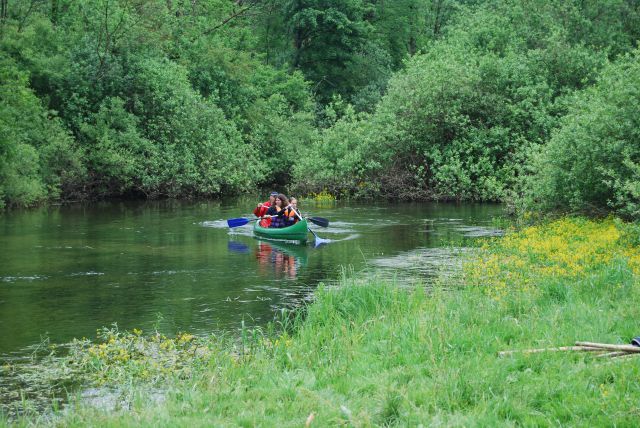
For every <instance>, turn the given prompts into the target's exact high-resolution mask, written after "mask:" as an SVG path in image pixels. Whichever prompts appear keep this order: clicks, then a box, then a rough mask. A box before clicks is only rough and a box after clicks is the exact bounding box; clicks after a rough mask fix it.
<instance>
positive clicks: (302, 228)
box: [253, 220, 308, 241]
mask: <svg viewBox="0 0 640 428" xmlns="http://www.w3.org/2000/svg"><path fill="white" fill-rule="evenodd" d="M307 232H308V228H307V220H300V221H299V222H297V223H296V224H294V225H293V226H289V227H282V228H270V227H262V226H260V225H259V224H258V223H257V222H256V225H255V226H254V228H253V233H255V234H256V235H257V236H260V237H262V238H268V239H282V240H285V241H306V240H307Z"/></svg>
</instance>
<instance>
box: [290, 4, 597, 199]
mask: <svg viewBox="0 0 640 428" xmlns="http://www.w3.org/2000/svg"><path fill="white" fill-rule="evenodd" d="M556 6H558V5H556V4H555V3H553V2H548V1H539V2H534V3H532V4H527V5H524V4H520V3H510V2H491V4H489V5H486V6H475V7H469V8H467V9H465V10H463V11H461V12H459V13H458V14H457V18H456V20H455V22H453V23H451V24H449V25H448V27H447V30H446V36H445V37H444V38H442V39H441V40H438V41H436V42H434V43H432V44H431V45H430V46H429V48H428V50H427V51H426V52H425V53H423V54H418V55H415V56H414V57H412V58H411V59H410V60H408V61H407V62H406V64H405V69H404V70H402V71H400V72H398V73H396V74H395V75H394V76H393V78H392V79H391V80H390V82H389V85H388V90H387V94H386V95H385V96H384V97H383V98H382V100H381V102H380V103H379V104H378V106H377V109H376V111H375V112H374V113H373V114H372V115H370V116H362V117H360V118H356V119H354V118H346V119H341V120H339V121H337V122H335V124H334V125H333V128H334V129H330V130H326V131H323V133H322V134H321V138H320V139H319V140H318V141H317V142H315V143H314V144H313V145H312V146H311V147H310V148H309V150H308V151H307V155H306V158H307V160H303V161H302V162H301V164H299V165H298V166H297V167H296V171H297V173H296V174H297V175H296V181H297V182H298V183H300V184H301V187H302V188H308V189H309V190H311V191H317V190H318V189H320V188H322V187H323V186H325V185H327V184H328V185H329V188H331V189H332V190H333V191H334V192H337V193H347V194H354V195H370V196H384V197H400V198H437V199H456V200H503V199H505V198H510V197H512V195H513V189H514V188H515V187H516V185H517V183H518V180H519V177H520V176H522V175H523V174H524V173H525V166H526V165H527V164H528V160H529V157H530V154H531V153H532V152H533V151H535V150H536V148H537V147H538V146H540V145H543V144H545V143H546V141H547V140H548V139H549V137H550V135H551V130H552V129H554V127H556V126H557V123H558V118H559V117H560V116H561V115H562V114H564V112H565V111H566V105H567V104H568V103H569V102H570V101H569V100H570V98H569V97H570V94H572V93H573V92H574V91H576V90H580V89H582V88H584V87H586V86H588V85H590V84H592V83H593V82H594V81H595V78H596V76H597V74H598V72H599V70H600V69H601V68H602V66H603V64H604V63H605V61H606V52H602V51H597V50H594V49H593V48H590V47H587V46H586V45H585V40H583V39H584V38H583V39H580V40H577V41H576V40H574V38H575V37H577V36H576V35H575V34H572V33H571V32H569V31H568V30H567V28H566V25H565V22H564V18H565V15H564V12H567V11H558V10H557V9H558V8H557V7H556ZM568 9H569V10H568V12H567V13H569V12H570V17H571V19H577V18H575V17H576V16H581V15H580V13H579V12H580V11H579V9H578V7H577V6H575V5H570V6H569V7H568ZM498 12H499V13H498ZM332 177H333V179H331V178H332ZM334 183H335V186H334Z"/></svg>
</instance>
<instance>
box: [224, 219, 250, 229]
mask: <svg viewBox="0 0 640 428" xmlns="http://www.w3.org/2000/svg"><path fill="white" fill-rule="evenodd" d="M250 221H251V220H249V219H248V218H242V217H240V218H230V219H229V220H227V226H229V227H238V226H244V225H245V224H247V223H249V222H250Z"/></svg>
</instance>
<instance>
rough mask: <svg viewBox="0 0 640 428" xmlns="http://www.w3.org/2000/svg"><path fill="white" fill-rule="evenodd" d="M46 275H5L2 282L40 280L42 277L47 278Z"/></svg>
mask: <svg viewBox="0 0 640 428" xmlns="http://www.w3.org/2000/svg"><path fill="white" fill-rule="evenodd" d="M47 278H48V277H47V276H45V275H29V276H3V277H1V280H2V282H18V281H29V282H31V281H39V280H41V279H47Z"/></svg>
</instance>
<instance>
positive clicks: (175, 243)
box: [0, 198, 501, 363]
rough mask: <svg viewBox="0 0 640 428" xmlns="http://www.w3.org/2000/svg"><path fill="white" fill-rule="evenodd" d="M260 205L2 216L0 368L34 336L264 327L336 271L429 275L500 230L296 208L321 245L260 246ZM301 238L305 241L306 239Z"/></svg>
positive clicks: (476, 215) (395, 208) (440, 213)
mask: <svg viewBox="0 0 640 428" xmlns="http://www.w3.org/2000/svg"><path fill="white" fill-rule="evenodd" d="M257 202H258V200H257V199H251V198H244V199H241V200H229V201H215V202H175V201H165V202H147V203H141V202H109V203H99V204H95V205H89V206H85V205H82V206H81V205H77V206H64V207H48V208H42V209H37V210H30V211H13V212H9V213H5V214H2V215H0V231H1V234H0V363H2V362H3V361H5V360H11V359H13V358H18V357H20V356H21V355H25V354H26V353H28V352H29V350H30V349H31V347H33V346H34V345H35V344H37V343H40V342H41V340H42V338H43V337H49V339H50V340H51V342H54V343H65V342H69V341H70V340H71V339H73V338H74V337H76V338H80V337H88V338H94V337H95V334H96V329H98V328H100V327H103V326H109V325H111V324H113V323H117V324H118V326H119V328H121V329H133V328H139V329H142V330H147V331H148V330H149V329H153V328H159V329H160V330H161V331H162V332H164V333H166V334H173V333H176V332H178V331H189V332H195V333H205V332H206V333H208V332H212V331H219V330H226V331H233V330H235V329H237V328H239V326H240V324H241V322H242V321H243V320H244V321H245V324H248V325H263V324H265V323H267V322H268V321H271V320H273V318H274V314H275V312H276V311H278V310H279V309H281V308H283V307H289V306H293V305H296V304H298V303H300V302H301V301H304V300H305V299H309V298H310V296H311V294H312V292H313V290H314V289H315V287H316V286H317V285H318V283H319V282H321V281H332V280H335V279H336V278H338V277H339V275H340V271H341V269H342V267H344V266H346V267H352V268H353V270H355V271H356V272H363V273H367V272H377V273H376V274H377V275H393V276H399V277H406V276H409V277H412V278H422V279H426V280H428V278H429V277H430V276H431V275H433V274H434V272H435V270H437V269H440V268H442V267H443V266H444V267H447V266H451V264H452V263H451V262H452V261H454V260H455V257H456V254H455V251H454V250H452V249H451V246H452V245H453V246H455V247H464V245H466V241H467V240H468V239H474V238H475V237H477V236H485V235H492V234H496V233H499V231H497V230H495V229H494V228H493V227H492V218H495V217H497V216H500V214H501V207H500V206H499V205H486V204H484V205H455V204H408V203H407V204H392V205H376V206H371V205H357V204H349V203H337V204H325V205H314V204H311V203H306V204H301V209H302V210H303V212H307V213H310V214H312V215H315V216H321V217H326V218H328V219H329V220H330V221H331V225H330V227H329V228H327V229H322V228H318V227H315V226H312V227H313V228H314V230H315V231H316V232H317V234H318V235H319V236H320V237H321V238H324V239H328V240H329V241H330V242H329V243H327V244H326V245H322V246H320V247H318V248H316V247H314V245H313V242H310V243H308V244H307V245H306V246H295V245H283V244H276V243H270V242H266V241H259V240H257V239H255V238H254V237H253V236H252V229H251V225H247V226H243V227H241V228H238V229H233V230H230V229H229V228H228V227H227V226H226V222H225V219H227V218H232V217H242V216H247V217H249V216H251V214H250V213H251V211H252V209H253V206H254V205H255V203H257ZM309 237H310V238H311V235H309Z"/></svg>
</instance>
